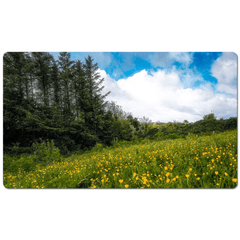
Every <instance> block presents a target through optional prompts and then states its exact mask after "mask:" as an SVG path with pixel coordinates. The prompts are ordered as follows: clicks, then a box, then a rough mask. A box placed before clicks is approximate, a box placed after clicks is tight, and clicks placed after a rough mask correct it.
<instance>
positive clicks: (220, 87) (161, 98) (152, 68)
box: [54, 52, 237, 122]
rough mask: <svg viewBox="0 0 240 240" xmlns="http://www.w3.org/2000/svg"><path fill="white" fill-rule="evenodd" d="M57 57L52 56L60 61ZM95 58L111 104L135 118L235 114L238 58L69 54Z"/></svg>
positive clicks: (182, 54)
mask: <svg viewBox="0 0 240 240" xmlns="http://www.w3.org/2000/svg"><path fill="white" fill-rule="evenodd" d="M57 54H58V53H54V57H55V58H57ZM71 54H72V59H73V60H78V59H80V60H81V61H82V62H84V58H86V57H87V56H88V55H90V56H92V57H93V58H94V60H95V62H97V63H98V66H99V72H100V74H101V76H102V77H103V78H104V79H105V81H104V86H105V88H104V91H103V93H106V92H108V91H111V94H110V95H108V97H107V99H106V100H108V101H115V102H117V104H118V105H120V106H122V107H123V110H124V111H126V112H131V113H132V114H133V116H134V117H138V118H142V117H143V116H145V117H148V118H150V119H151V120H152V121H154V122H156V121H161V122H170V121H171V122H172V121H174V120H175V121H179V122H182V121H184V120H188V121H190V122H194V121H197V120H200V119H202V118H203V116H204V115H206V114H209V113H211V112H213V113H214V114H215V116H216V117H217V118H229V117H236V116H237V55H236V54H235V53H228V52H224V53H221V52H197V53H188V52H170V53H168V52H163V53H152V52H150V53H148V52H135V53H134V52H133V53H131V52H114V53H110V52H109V53H91V52H84V53H71Z"/></svg>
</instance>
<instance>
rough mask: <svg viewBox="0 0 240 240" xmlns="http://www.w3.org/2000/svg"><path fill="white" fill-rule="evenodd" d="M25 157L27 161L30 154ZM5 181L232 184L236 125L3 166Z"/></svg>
mask: <svg viewBox="0 0 240 240" xmlns="http://www.w3.org/2000/svg"><path fill="white" fill-rule="evenodd" d="M94 151H95V152H94ZM97 151H98V152H97ZM28 158H29V160H28V161H29V162H31V161H30V159H31V156H29V157H28ZM4 161H5V160H4ZM29 165H31V164H30V163H29ZM4 186H5V187H6V188H235V187H236V186H237V130H234V131H227V132H224V133H219V134H216V133H213V134H212V135H211V136H201V137H198V136H188V137H186V139H175V140H164V141H152V142H145V143H143V144H136V145H130V146H121V147H116V148H112V147H111V148H102V147H101V148H100V147H99V148H95V150H93V151H92V152H90V153H84V154H82V155H72V156H71V157H68V158H66V159H64V160H62V161H60V162H53V163H52V164H50V165H47V166H42V165H36V166H35V167H34V169H31V167H29V169H28V170H27V171H26V170H23V169H22V168H18V169H17V171H16V169H15V172H14V171H13V172H11V171H7V170H6V171H4Z"/></svg>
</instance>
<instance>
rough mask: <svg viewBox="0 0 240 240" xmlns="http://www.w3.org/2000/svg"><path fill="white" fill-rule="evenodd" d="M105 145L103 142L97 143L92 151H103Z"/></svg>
mask: <svg viewBox="0 0 240 240" xmlns="http://www.w3.org/2000/svg"><path fill="white" fill-rule="evenodd" d="M104 148H105V147H104V145H102V144H101V143H97V144H96V145H95V146H94V147H93V148H92V149H91V151H90V152H102V151H103V150H104Z"/></svg>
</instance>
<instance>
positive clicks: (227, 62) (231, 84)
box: [211, 53, 237, 97]
mask: <svg viewBox="0 0 240 240" xmlns="http://www.w3.org/2000/svg"><path fill="white" fill-rule="evenodd" d="M211 73H212V75H213V76H214V77H215V78H216V79H217V80H218V84H217V90H218V91H220V92H226V93H229V94H232V95H233V96H235V97H236V96H237V55H236V54H235V53H223V54H222V56H221V57H219V58H218V59H217V60H216V61H215V62H214V63H213V65H212V67H211Z"/></svg>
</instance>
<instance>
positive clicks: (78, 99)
mask: <svg viewBox="0 0 240 240" xmlns="http://www.w3.org/2000/svg"><path fill="white" fill-rule="evenodd" d="M73 89H74V97H75V99H74V100H75V101H74V103H75V112H76V117H77V118H78V117H80V116H81V118H84V113H85V112H86V106H87V104H88V103H87V99H88V92H87V82H86V78H85V72H84V70H83V64H82V62H81V61H80V60H78V61H77V62H76V64H75V65H74V78H73Z"/></svg>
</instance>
